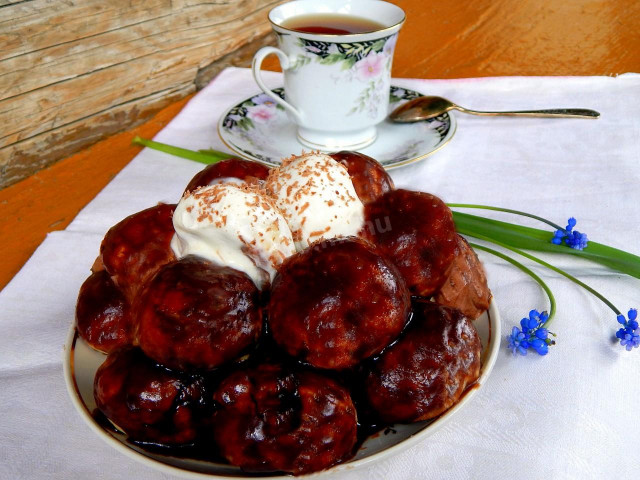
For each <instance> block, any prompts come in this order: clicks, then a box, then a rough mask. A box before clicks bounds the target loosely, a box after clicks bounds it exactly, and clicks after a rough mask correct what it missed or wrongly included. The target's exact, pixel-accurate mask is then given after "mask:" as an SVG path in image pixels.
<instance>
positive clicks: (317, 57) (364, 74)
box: [252, 0, 405, 150]
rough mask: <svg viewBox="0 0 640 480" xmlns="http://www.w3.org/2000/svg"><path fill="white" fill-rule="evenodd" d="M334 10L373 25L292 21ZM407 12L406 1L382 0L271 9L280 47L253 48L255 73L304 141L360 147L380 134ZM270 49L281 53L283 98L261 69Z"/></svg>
mask: <svg viewBox="0 0 640 480" xmlns="http://www.w3.org/2000/svg"><path fill="white" fill-rule="evenodd" d="M332 14H333V15H335V14H338V15H340V16H343V15H346V16H348V17H352V19H355V20H354V21H360V22H363V23H365V24H366V23H367V22H368V23H369V25H371V26H372V28H373V30H371V31H365V32H362V33H339V34H336V33H309V32H303V31H300V30H302V28H299V27H288V26H287V25H292V24H295V22H296V19H297V17H300V18H303V16H304V18H305V19H309V20H310V22H311V23H313V18H314V16H316V15H317V16H318V18H319V17H320V16H326V15H332ZM342 18H344V17H342ZM404 19H405V15H404V12H403V10H402V9H401V8H399V7H397V6H396V5H393V4H391V3H387V2H384V1H378V0H297V1H293V2H289V3H285V4H283V5H280V6H278V7H276V8H274V9H273V10H271V12H270V13H269V21H270V22H271V26H272V27H273V30H274V32H275V34H276V37H277V39H278V47H279V48H274V47H264V48H262V49H260V50H259V51H258V52H257V53H256V55H255V57H254V59H253V66H252V68H253V76H254V78H255V80H256V82H257V83H258V85H259V86H260V88H261V89H262V90H263V91H264V92H265V93H266V94H267V95H268V96H269V97H271V99H273V101H274V102H275V103H277V104H278V105H281V106H282V107H283V108H284V109H285V110H286V111H287V113H288V114H289V117H290V118H291V120H292V121H293V122H294V123H295V124H296V125H297V127H298V140H299V141H300V142H301V143H302V144H303V145H305V146H307V147H311V148H313V149H320V150H339V149H351V150H356V149H359V148H363V147H366V146H367V145H369V144H371V143H373V142H374V141H375V139H376V125H377V124H378V123H380V122H382V121H383V120H384V119H385V117H386V116H387V110H388V106H389V88H390V83H391V63H392V60H393V53H394V48H395V45H396V39H397V36H398V30H400V27H401V26H402V24H403V23H404ZM294 28H299V29H298V30H296V29H294ZM314 30H315V31H317V29H314ZM321 30H322V31H328V30H326V29H321ZM271 54H275V55H277V56H278V59H279V60H280V64H281V66H282V70H283V72H284V90H285V99H282V98H281V97H280V96H279V95H277V94H274V93H273V92H272V91H271V90H270V89H269V88H268V87H267V86H266V85H265V83H264V81H263V80H262V78H261V75H260V65H261V64H262V61H263V60H264V58H265V57H266V56H267V55H271Z"/></svg>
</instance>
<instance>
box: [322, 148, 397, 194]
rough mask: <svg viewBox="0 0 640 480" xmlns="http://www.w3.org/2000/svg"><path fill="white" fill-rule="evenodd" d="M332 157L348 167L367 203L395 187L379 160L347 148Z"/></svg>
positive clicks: (355, 185)
mask: <svg viewBox="0 0 640 480" xmlns="http://www.w3.org/2000/svg"><path fill="white" fill-rule="evenodd" d="M331 157H332V158H333V159H334V160H337V161H338V162H340V163H341V164H342V165H344V166H345V167H347V170H348V172H349V176H350V177H351V181H352V182H353V187H354V188H355V190H356V194H357V195H358V198H360V201H361V202H362V203H364V204H365V205H366V204H367V203H371V202H373V201H374V200H376V199H377V198H379V197H381V196H382V195H384V194H385V193H387V192H390V191H391V190H393V189H394V186H393V180H392V179H391V177H390V176H389V174H388V173H387V171H386V170H385V169H384V167H383V166H382V165H381V164H380V163H379V162H378V161H377V160H374V159H373V158H371V157H368V156H367V155H364V154H362V153H358V152H351V151H347V150H343V151H341V152H336V153H332V154H331Z"/></svg>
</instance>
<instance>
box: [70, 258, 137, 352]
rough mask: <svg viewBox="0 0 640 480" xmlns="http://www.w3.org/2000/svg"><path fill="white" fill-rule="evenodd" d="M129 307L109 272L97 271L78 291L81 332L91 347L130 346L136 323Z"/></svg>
mask: <svg viewBox="0 0 640 480" xmlns="http://www.w3.org/2000/svg"><path fill="white" fill-rule="evenodd" d="M129 310H130V309H129V303H128V302H127V301H126V300H125V298H124V296H123V295H122V292H121V291H120V289H118V287H116V286H115V285H114V283H113V281H112V280H111V276H110V275H109V274H108V273H107V271H106V270H100V271H98V272H95V273H93V274H91V275H90V276H89V278H87V279H86V280H85V282H84V283H83V284H82V287H80V293H79V294H78V302H77V304H76V325H77V328H78V333H79V334H80V336H81V337H82V338H83V339H84V340H85V341H86V342H87V343H88V344H89V345H90V346H91V347H92V348H94V349H95V350H98V351H100V352H104V353H109V352H111V351H113V350H115V349H117V348H120V347H124V346H126V345H131V344H132V343H133V333H134V326H135V325H134V322H133V317H132V316H131V315H130V311H129Z"/></svg>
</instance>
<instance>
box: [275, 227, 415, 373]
mask: <svg viewBox="0 0 640 480" xmlns="http://www.w3.org/2000/svg"><path fill="white" fill-rule="evenodd" d="M409 310H410V298H409V292H408V290H407V288H406V286H405V284H404V281H403V280H402V278H401V276H400V274H399V272H398V271H397V269H396V268H395V267H394V266H393V265H392V264H391V263H390V262H389V261H388V260H386V259H385V258H383V257H381V256H380V255H378V254H377V253H376V252H375V250H374V249H373V247H372V246H371V245H370V244H368V243H367V242H365V241H363V240H361V239H357V238H355V237H347V238H338V239H331V240H325V241H322V242H319V243H316V244H315V245H313V246H312V247H310V248H307V249H306V250H304V251H303V252H299V253H297V254H295V255H293V256H291V257H289V258H288V259H287V260H285V262H284V263H283V264H282V266H281V267H280V270H279V272H278V274H277V275H276V278H275V279H274V281H273V285H272V287H271V299H270V302H269V312H270V328H271V331H272V334H273V338H274V339H275V340H276V342H277V343H278V344H280V345H282V347H283V348H284V349H285V350H286V351H287V352H288V353H289V354H290V355H292V356H294V357H299V358H301V359H303V360H304V361H306V362H309V363H310V364H312V365H314V366H316V367H320V368H327V369H343V368H347V367H350V366H353V365H356V364H357V363H359V362H360V361H361V360H363V359H364V358H367V357H369V356H371V355H374V354H376V353H377V352H379V351H380V350H382V349H383V348H384V347H385V346H386V345H388V344H389V343H390V342H392V341H393V340H394V339H395V338H396V337H397V336H398V334H399V333H400V331H401V330H402V328H403V327H404V324H405V322H406V319H407V316H408V314H409Z"/></svg>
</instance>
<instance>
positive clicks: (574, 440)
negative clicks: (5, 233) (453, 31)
mask: <svg viewBox="0 0 640 480" xmlns="http://www.w3.org/2000/svg"><path fill="white" fill-rule="evenodd" d="M265 77H266V78H267V80H268V81H269V82H270V83H271V85H273V86H278V85H280V84H281V77H280V76H279V74H265ZM394 83H396V84H398V85H401V86H406V87H408V88H412V89H415V90H418V91H420V92H424V93H428V94H436V95H442V96H445V97H447V98H450V99H452V100H454V101H456V102H458V103H460V104H461V105H464V106H469V107H470V108H477V109H505V110H506V109H522V108H552V107H563V106H565V107H571V106H574V107H585V108H593V109H595V110H598V111H600V112H601V114H602V117H601V118H600V119H599V120H575V119H557V120H549V119H514V118H484V117H472V116H467V115H463V114H456V113H454V115H456V118H457V120H458V131H457V133H456V134H455V136H454V138H453V140H452V141H451V142H450V144H449V145H447V146H446V147H445V148H443V149H442V150H441V151H439V152H437V153H436V154H434V155H433V156H431V157H428V158H427V159H426V160H425V161H423V162H420V163H416V164H413V165H410V166H407V167H405V168H402V169H399V170H394V171H393V173H392V176H393V178H394V180H395V181H396V185H397V186H398V187H405V188H412V189H417V190H423V191H428V192H431V193H434V194H436V195H438V196H440V197H441V198H443V199H444V200H445V201H448V202H467V203H484V204H490V205H497V206H504V207H509V208H514V209H520V210H524V211H529V212H531V213H536V214H538V215H541V216H544V217H547V218H549V219H552V220H554V221H556V222H557V223H560V224H564V222H566V220H567V218H568V217H569V216H575V217H576V218H577V219H578V225H577V227H576V228H577V229H578V230H580V231H582V232H587V233H588V235H589V238H590V239H592V240H595V241H598V242H601V243H605V244H608V245H612V246H615V247H619V248H622V249H625V250H628V251H630V252H632V253H635V254H640V228H639V227H638V225H640V208H638V205H639V204H640V190H639V189H638V185H639V184H640V162H639V161H640V117H639V116H638V114H637V107H638V105H640V75H638V74H625V75H621V76H619V77H616V78H609V77H569V78H566V77H546V78H536V77H504V78H483V79H464V80H406V79H397V80H396V81H395V82H394ZM257 91H258V89H257V87H256V85H255V84H254V82H253V80H252V78H251V74H250V72H249V71H248V70H245V69H236V68H230V69H228V70H225V71H224V72H222V73H221V74H220V75H219V76H218V77H217V78H216V79H215V80H214V81H213V82H212V83H211V84H210V85H209V86H208V87H206V88H205V89H204V90H202V91H201V92H200V93H199V94H198V95H196V96H195V97H194V98H193V99H192V100H191V101H190V102H189V104H188V105H187V106H186V107H185V108H184V109H183V111H182V112H181V113H180V114H179V115H178V116H177V117H176V118H175V119H174V120H173V121H172V122H171V123H170V124H169V125H168V126H167V127H166V128H165V129H164V130H163V131H162V132H161V133H159V134H158V135H157V137H156V140H158V141H161V142H166V143H170V144H173V145H178V146H182V147H186V148H190V149H199V148H215V149H219V150H224V146H223V144H222V143H221V141H220V139H219V138H218V137H217V134H216V128H215V125H216V122H217V120H218V118H219V116H220V115H221V114H222V113H223V112H224V111H225V109H226V108H228V107H230V106H231V105H233V104H234V103H236V102H238V101H240V100H242V99H244V98H245V97H247V96H250V95H252V94H254V93H256V92H257ZM201 168H202V166H201V165H200V164H197V163H193V162H190V161H187V160H182V159H179V158H175V157H172V156H169V155H166V154H163V153H159V152H156V151H152V150H148V149H145V150H143V151H142V152H141V153H140V154H139V155H138V156H137V157H136V158H135V159H134V160H133V161H132V162H131V163H130V164H129V165H128V166H127V167H126V168H124V169H123V170H122V172H121V173H120V174H119V175H118V176H117V177H116V178H115V179H114V180H113V181H112V182H111V183H110V184H109V185H108V186H107V187H106V188H105V189H104V190H103V191H102V192H101V193H100V194H99V195H98V196H97V197H96V198H95V199H94V200H93V201H92V202H91V203H90V204H89V205H88V206H87V207H86V208H85V209H84V210H83V211H82V212H81V213H80V214H79V215H78V216H77V218H76V219H75V220H74V221H73V223H72V224H71V225H70V226H69V227H68V228H67V230H66V231H63V232H55V233H52V234H50V235H49V236H48V237H47V239H46V240H45V241H44V242H43V244H42V245H41V246H40V248H38V250H37V251H36V252H35V254H34V255H33V257H32V258H31V259H30V260H29V262H28V263H27V264H26V265H25V266H24V268H23V269H22V270H21V271H20V272H19V273H18V274H17V275H16V277H15V278H14V279H13V281H12V282H11V283H10V284H9V285H8V286H7V287H6V288H5V289H4V290H3V291H2V292H0V332H1V336H0V378H1V382H2V383H1V385H2V387H1V388H0V411H1V412H2V414H3V415H2V421H1V422H0V478H3V479H4V478H6V479H18V478H65V479H66V478H92V479H98V478H104V479H130V478H137V479H157V478H169V477H167V476H166V475H164V474H160V473H158V472H156V471H153V470H151V469H150V468H148V467H146V466H143V465H140V464H138V463H136V462H135V461H134V460H132V459H130V458H128V457H126V456H124V455H122V454H120V453H118V452H117V451H115V450H114V449H112V448H111V447H109V446H107V445H106V444H104V443H103V442H102V440H100V439H99V438H98V437H97V436H96V435H94V433H93V432H92V431H91V430H90V429H89V428H88V427H87V426H86V425H85V424H84V423H83V421H82V420H81V419H80V417H79V415H78V414H76V412H75V411H74V408H73V407H72V405H71V402H70V401H69V399H68V397H67V393H66V390H65V386H64V380H63V377H62V357H63V354H64V353H63V344H64V341H65V338H66V335H67V331H68V328H69V326H70V324H71V322H72V320H73V316H74V308H75V301H76V297H77V292H78V289H79V287H80V285H81V284H82V282H83V281H84V279H85V278H86V277H87V276H88V274H89V267H90V266H91V264H92V262H93V260H94V258H95V256H96V255H97V253H98V247H99V244H100V241H101V238H102V236H103V235H104V233H105V232H106V230H107V229H108V228H109V227H110V226H111V225H113V224H114V223H116V222H118V221H119V220H121V219H122V218H124V217H125V216H127V215H129V214H131V213H134V212H136V211H138V210H141V209H143V208H146V207H149V206H152V205H154V204H156V203H157V202H159V201H168V202H175V201H177V199H178V198H179V196H180V194H181V192H182V190H183V188H184V187H185V185H186V184H187V182H188V181H189V179H190V178H191V177H192V176H193V175H194V174H195V173H196V172H197V171H198V170H199V169H201ZM43 208H44V207H43ZM471 213H477V212H471ZM492 216H493V217H495V218H502V219H507V220H514V221H520V219H516V218H513V217H506V216H502V215H492ZM525 223H526V224H530V225H534V226H539V225H536V224H535V223H531V222H525ZM540 228H544V226H542V227H540ZM480 256H481V258H482V260H483V261H484V262H485V266H486V269H487V271H488V276H489V283H490V286H491V288H492V290H493V293H494V295H495V299H496V301H497V302H498V305H499V308H500V312H501V315H502V328H503V331H504V332H505V333H506V332H508V331H509V330H510V329H511V326H513V325H518V323H519V320H520V319H521V318H522V317H523V316H525V315H527V313H528V311H529V310H530V309H532V308H537V309H540V310H542V309H546V308H547V304H546V299H545V296H544V294H543V293H542V292H541V291H540V289H539V288H538V287H537V286H536V284H534V283H533V282H532V281H531V280H530V279H529V278H528V277H527V276H525V275H524V274H522V273H521V272H520V271H518V270H516V269H514V268H513V267H511V266H509V265H506V264H505V263H504V262H502V261H500V260H496V259H494V258H492V257H490V256H489V255H485V254H481V255H480ZM545 258H547V259H551V260H552V261H555V262H558V263H559V264H560V265H562V266H564V267H565V268H566V269H567V270H568V271H570V272H571V273H573V274H575V275H578V276H580V278H581V279H582V280H584V281H585V282H587V283H588V284H589V285H591V286H593V287H594V288H596V289H597V290H599V291H600V292H602V293H603V294H605V296H607V297H608V298H609V299H610V300H611V301H613V302H614V303H615V304H616V305H618V308H620V309H621V310H624V312H625V313H626V311H627V310H628V308H629V307H640V295H639V294H638V292H639V291H640V281H639V280H637V279H632V278H628V277H625V276H623V275H620V274H617V273H614V272H611V271H608V270H607V269H605V268H603V267H600V266H597V265H593V264H589V263H586V262H582V261H576V260H575V259H565V258H559V257H549V256H546V257H545ZM534 269H535V270H536V271H537V272H539V273H540V274H541V275H542V276H543V278H544V279H545V280H546V281H547V282H548V283H549V285H550V286H551V287H552V289H553V291H554V293H555V295H556V298H557V300H558V313H557V318H556V320H555V321H554V324H553V325H552V328H551V330H552V331H554V332H556V333H557V341H558V344H557V345H556V346H554V347H552V348H551V351H550V353H549V354H548V355H547V356H546V357H544V358H542V357H538V356H537V355H536V354H530V355H529V356H527V357H517V358H514V357H512V356H511V354H510V353H509V352H508V351H507V350H506V345H503V346H502V348H501V352H500V354H499V357H498V360H497V363H496V365H495V368H494V370H493V373H492V375H491V377H490V379H489V381H488V382H487V383H486V384H485V385H484V387H483V389H482V390H481V391H480V392H479V393H478V395H476V396H475V397H474V398H473V399H472V401H471V402H470V403H469V404H468V405H467V406H466V407H465V408H464V409H462V411H460V412H459V413H458V414H457V415H456V416H455V417H454V418H453V419H452V421H451V422H450V423H448V424H447V425H446V426H445V427H444V428H442V429H440V430H438V431H437V432H436V433H434V434H433V435H432V436H430V437H429V438H427V439H426V440H424V441H423V442H421V443H420V444H418V445H416V446H414V447H413V448H411V449H408V450H407V451H404V452H402V453H399V454H397V455H395V456H393V457H391V458H389V459H387V460H384V461H380V462H379V463H376V464H374V465H372V466H370V467H368V468H365V469H362V470H357V471H353V472H349V473H346V474H343V475H341V476H340V477H339V478H341V479H348V480H356V479H384V480H413V479H417V478H431V479H440V478H442V479H466V478H474V479H475V478H493V479H512V478H520V479H541V478H544V479H569V478H576V479H583V478H637V475H638V473H637V472H638V471H640V456H638V453H637V450H636V449H637V446H638V445H640V428H639V427H640V422H639V420H638V418H639V413H638V411H637V408H638V407H637V405H638V398H639V397H640V382H639V381H638V378H639V376H638V375H639V372H640V349H639V350H634V351H632V352H627V351H625V350H624V349H623V348H621V347H620V346H619V345H615V344H614V343H613V341H612V338H611V337H612V336H613V334H614V333H615V330H616V329H617V323H616V318H615V315H614V314H613V312H611V311H610V310H608V309H607V308H606V307H605V306H604V305H603V304H602V303H600V302H599V301H598V300H596V299H595V298H594V297H593V296H591V295H589V294H588V293H586V292H585V291H584V290H581V289H580V288H578V287H576V286H575V285H573V284H571V283H569V282H568V281H566V280H564V279H562V278H559V277H558V276H556V275H552V274H550V273H549V272H547V271H544V270H542V269H540V268H536V267H534ZM503 343H504V339H503Z"/></svg>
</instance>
